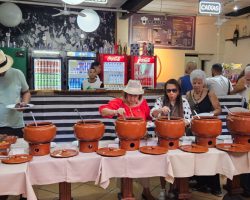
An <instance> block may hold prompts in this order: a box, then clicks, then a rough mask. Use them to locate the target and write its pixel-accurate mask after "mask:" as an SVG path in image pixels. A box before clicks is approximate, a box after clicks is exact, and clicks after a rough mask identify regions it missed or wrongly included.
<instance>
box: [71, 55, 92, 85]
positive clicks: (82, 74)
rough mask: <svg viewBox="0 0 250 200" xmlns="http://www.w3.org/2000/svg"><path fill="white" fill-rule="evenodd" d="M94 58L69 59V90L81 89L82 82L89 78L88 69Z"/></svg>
mask: <svg viewBox="0 0 250 200" xmlns="http://www.w3.org/2000/svg"><path fill="white" fill-rule="evenodd" d="M93 61H94V60H69V61H68V63H69V65H68V66H69V67H68V87H69V90H81V88H82V83H83V81H84V80H85V79H87V78H88V70H89V68H90V66H91V63H92V62H93Z"/></svg>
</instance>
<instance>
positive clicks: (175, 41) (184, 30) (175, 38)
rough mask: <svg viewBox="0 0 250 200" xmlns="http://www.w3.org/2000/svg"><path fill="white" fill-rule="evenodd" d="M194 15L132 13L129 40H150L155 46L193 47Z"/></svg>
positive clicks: (190, 48)
mask: <svg viewBox="0 0 250 200" xmlns="http://www.w3.org/2000/svg"><path fill="white" fill-rule="evenodd" d="M195 25H196V17H193V16H190V17H189V16H188V17H182V16H180V17H179V16H167V17H166V16H157V15H145V14H134V15H133V16H131V17H130V19H129V42H130V44H133V43H143V42H152V43H154V45H155V47H156V48H169V49H187V50H193V49H195Z"/></svg>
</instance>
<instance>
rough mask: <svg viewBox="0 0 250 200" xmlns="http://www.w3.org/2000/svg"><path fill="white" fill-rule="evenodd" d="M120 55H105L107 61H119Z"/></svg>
mask: <svg viewBox="0 0 250 200" xmlns="http://www.w3.org/2000/svg"><path fill="white" fill-rule="evenodd" d="M121 60H122V57H120V56H107V61H109V62H120V61H121Z"/></svg>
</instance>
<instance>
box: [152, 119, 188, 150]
mask: <svg viewBox="0 0 250 200" xmlns="http://www.w3.org/2000/svg"><path fill="white" fill-rule="evenodd" d="M155 133H156V135H157V136H158V145H159V146H162V147H166V148H168V149H170V150H174V149H177V148H178V147H179V138H180V137H182V136H183V134H184V133H185V122H184V120H183V119H182V118H180V117H171V118H170V120H168V117H161V118H158V119H157V120H156V121H155Z"/></svg>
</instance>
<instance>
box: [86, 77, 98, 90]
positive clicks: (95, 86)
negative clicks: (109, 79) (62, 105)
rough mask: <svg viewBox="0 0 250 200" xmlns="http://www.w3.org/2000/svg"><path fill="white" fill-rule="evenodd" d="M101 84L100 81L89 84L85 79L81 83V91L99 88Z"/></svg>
mask: <svg viewBox="0 0 250 200" xmlns="http://www.w3.org/2000/svg"><path fill="white" fill-rule="evenodd" d="M101 84H102V82H101V81H100V79H99V80H98V79H96V81H95V82H94V83H90V82H89V79H85V80H84V81H83V82H82V88H83V90H90V89H98V88H100V87H101Z"/></svg>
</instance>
